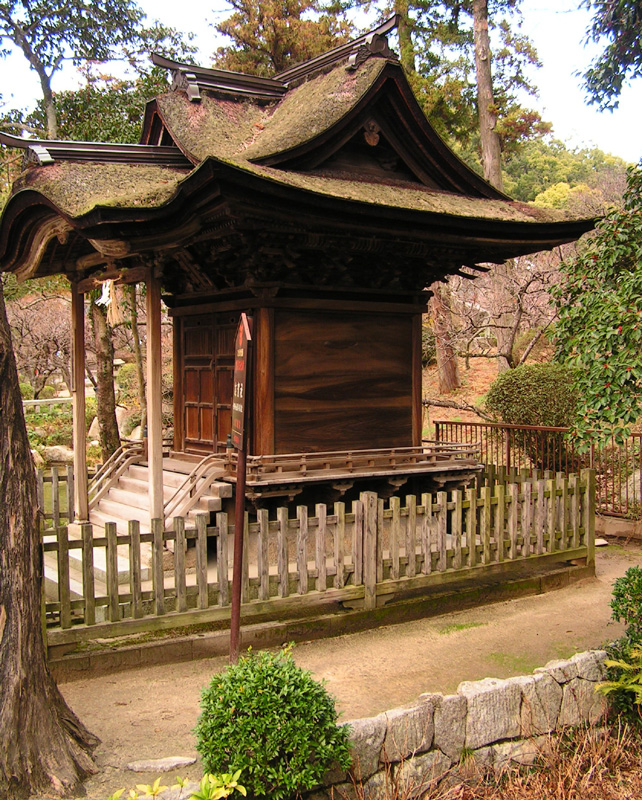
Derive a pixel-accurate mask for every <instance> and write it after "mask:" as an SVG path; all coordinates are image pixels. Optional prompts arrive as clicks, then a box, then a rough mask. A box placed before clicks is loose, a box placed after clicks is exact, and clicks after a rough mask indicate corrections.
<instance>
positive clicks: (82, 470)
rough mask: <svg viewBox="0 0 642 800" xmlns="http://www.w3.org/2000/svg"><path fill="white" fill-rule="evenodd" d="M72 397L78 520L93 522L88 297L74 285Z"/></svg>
mask: <svg viewBox="0 0 642 800" xmlns="http://www.w3.org/2000/svg"><path fill="white" fill-rule="evenodd" d="M71 335H72V351H71V360H72V364H71V386H72V389H71V396H72V401H73V448H74V505H75V509H76V519H78V520H80V521H82V522H86V521H87V520H88V519H89V500H88V497H87V422H86V420H85V295H84V294H83V293H82V292H79V291H78V285H77V284H76V283H72V284H71Z"/></svg>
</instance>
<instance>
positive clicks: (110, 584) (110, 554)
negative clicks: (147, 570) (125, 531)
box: [105, 522, 163, 622]
mask: <svg viewBox="0 0 642 800" xmlns="http://www.w3.org/2000/svg"><path fill="white" fill-rule="evenodd" d="M105 536H106V538H107V559H106V560H107V570H106V572H107V598H108V608H109V621H110V622H118V620H119V619H120V604H119V598H118V545H117V536H118V530H117V528H116V523H115V522H106V523H105ZM162 568H163V565H162V563H161V570H162ZM156 613H157V614H162V613H163V612H162V611H159V610H158V606H157V607H156Z"/></svg>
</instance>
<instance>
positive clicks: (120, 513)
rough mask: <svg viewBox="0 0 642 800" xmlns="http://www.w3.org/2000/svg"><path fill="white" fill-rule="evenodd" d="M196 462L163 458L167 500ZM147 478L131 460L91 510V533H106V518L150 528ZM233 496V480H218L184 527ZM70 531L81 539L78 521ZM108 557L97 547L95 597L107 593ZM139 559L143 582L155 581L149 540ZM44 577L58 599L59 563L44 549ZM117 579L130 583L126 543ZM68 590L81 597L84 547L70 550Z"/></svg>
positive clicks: (125, 528)
mask: <svg viewBox="0 0 642 800" xmlns="http://www.w3.org/2000/svg"><path fill="white" fill-rule="evenodd" d="M196 463H198V461H197V462H193V461H187V460H180V459H176V458H164V459H163V499H164V501H165V503H167V501H168V500H170V499H171V498H172V497H173V496H174V494H175V493H176V490H177V489H179V488H180V487H181V486H182V485H183V483H184V481H185V479H186V478H187V477H188V475H190V473H191V472H192V470H193V469H194V467H195V464H196ZM221 474H222V473H221ZM148 479H149V470H148V467H147V464H146V463H144V462H143V463H140V464H130V466H129V467H128V468H127V470H126V471H125V472H124V473H123V474H122V475H121V476H120V477H119V478H118V479H117V480H116V481H115V482H114V485H113V486H111V487H110V488H109V490H108V491H107V492H106V493H105V494H104V496H103V497H102V498H101V499H100V500H99V502H98V504H97V505H96V507H95V508H93V509H92V510H91V511H90V513H89V521H90V523H91V524H92V525H93V535H94V536H95V537H102V536H104V528H105V524H106V523H107V522H115V523H116V528H117V530H118V533H119V534H127V533H128V532H129V520H138V521H139V522H140V531H141V533H147V532H149V531H150V528H151V526H150V518H149V494H148ZM209 479H210V478H209V476H208V480H209ZM197 485H198V482H197ZM232 494H233V489H232V485H231V484H229V483H226V482H224V481H220V480H216V479H214V480H213V481H212V482H211V485H210V486H209V488H208V489H207V493H206V494H204V495H203V496H202V497H201V498H199V500H198V501H197V502H196V504H195V505H194V506H193V507H192V508H191V510H190V511H189V512H188V513H187V515H185V522H186V525H187V526H188V527H194V526H195V525H196V516H197V515H198V514H203V513H205V514H212V513H215V512H217V511H220V510H221V509H222V506H223V500H224V499H226V498H229V497H232ZM170 525H171V520H167V521H166V527H170ZM67 531H68V536H69V539H71V540H74V539H78V540H79V539H80V538H81V529H80V526H79V525H78V524H77V523H72V524H70V525H68V526H67ZM54 536H55V534H45V537H44V541H47V539H50V538H52V537H54ZM106 558H107V556H106V551H105V548H103V547H97V548H94V584H95V588H96V594H97V595H100V594H105V593H106V581H107V564H106ZM141 563H142V569H141V580H142V581H143V582H146V581H149V580H151V572H150V567H151V545H150V544H148V543H143V544H142V545H141ZM44 578H45V594H46V597H47V599H48V600H56V599H57V597H58V564H57V556H56V553H54V552H47V553H45V558H44ZM118 582H119V583H121V584H126V583H128V582H129V556H128V548H127V546H126V545H124V546H122V547H119V548H118ZM69 590H70V596H71V599H72V600H80V599H82V596H83V588H82V550H81V549H76V548H72V549H70V550H69ZM97 621H100V620H97Z"/></svg>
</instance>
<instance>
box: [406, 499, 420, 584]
mask: <svg viewBox="0 0 642 800" xmlns="http://www.w3.org/2000/svg"><path fill="white" fill-rule="evenodd" d="M406 508H407V509H408V516H407V517H406V556H407V559H408V563H407V565H406V577H407V578H414V577H415V575H416V574H417V498H416V497H415V496H414V494H409V495H408V496H407V497H406Z"/></svg>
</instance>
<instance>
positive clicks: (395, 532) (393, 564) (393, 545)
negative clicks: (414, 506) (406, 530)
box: [390, 497, 401, 581]
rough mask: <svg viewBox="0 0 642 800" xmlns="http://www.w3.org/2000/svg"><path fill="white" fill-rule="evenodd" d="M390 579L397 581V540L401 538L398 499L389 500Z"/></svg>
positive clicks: (399, 504)
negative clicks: (390, 516)
mask: <svg viewBox="0 0 642 800" xmlns="http://www.w3.org/2000/svg"><path fill="white" fill-rule="evenodd" d="M390 511H391V512H392V519H391V520H390V577H391V578H392V580H395V581H396V580H398V579H399V575H400V572H399V539H400V538H401V501H400V500H399V498H398V497H391V498H390Z"/></svg>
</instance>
